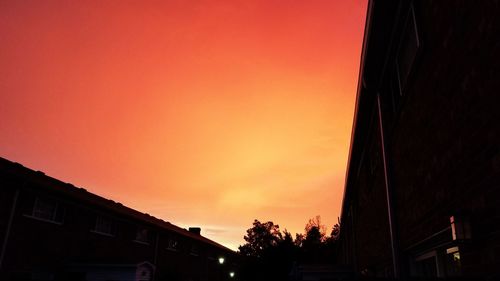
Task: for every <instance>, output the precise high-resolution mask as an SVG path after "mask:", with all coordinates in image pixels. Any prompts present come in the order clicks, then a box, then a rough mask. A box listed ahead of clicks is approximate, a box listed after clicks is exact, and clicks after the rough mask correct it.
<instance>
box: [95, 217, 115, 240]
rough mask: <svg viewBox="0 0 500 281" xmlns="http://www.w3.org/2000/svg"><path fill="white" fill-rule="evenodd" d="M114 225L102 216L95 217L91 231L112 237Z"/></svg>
mask: <svg viewBox="0 0 500 281" xmlns="http://www.w3.org/2000/svg"><path fill="white" fill-rule="evenodd" d="M114 228H115V227H114V223H113V221H112V220H110V219H108V218H105V217H103V216H97V218H96V222H95V226H94V229H93V231H94V232H96V233H100V234H105V235H109V236H113V235H114Z"/></svg>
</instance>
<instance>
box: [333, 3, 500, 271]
mask: <svg viewBox="0 0 500 281" xmlns="http://www.w3.org/2000/svg"><path fill="white" fill-rule="evenodd" d="M368 6H369V8H368V15H367V21H366V27H365V36H364V42H363V51H362V58H361V67H360V74H359V82H358V91H357V100H356V110H355V117H354V122H353V130H352V136H351V148H350V152H349V153H350V154H349V162H348V167H347V174H346V183H345V193H344V199H343V205H342V214H341V231H340V240H339V241H340V251H339V259H340V260H341V262H342V263H343V264H347V265H350V266H351V267H352V269H353V270H354V272H355V273H356V274H357V275H359V276H363V275H366V276H379V277H398V278H405V277H456V276H460V277H477V276H490V277H499V275H500V267H498V265H499V264H500V207H499V206H500V185H499V183H500V121H499V120H500V110H499V108H498V106H499V105H500V95H499V94H498V89H500V67H499V66H500V40H499V37H498V35H499V34H500V19H499V17H498V15H499V14H500V1H430V0H422V1H388V0H380V1H378V0H371V1H369V5H368Z"/></svg>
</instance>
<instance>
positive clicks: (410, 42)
mask: <svg viewBox="0 0 500 281" xmlns="http://www.w3.org/2000/svg"><path fill="white" fill-rule="evenodd" d="M419 48H420V39H419V36H418V29H417V22H416V19H415V11H414V9H413V6H411V7H410V11H409V15H408V19H407V21H406V24H405V28H404V31H403V37H402V39H401V45H400V48H399V51H398V55H397V72H398V76H399V83H400V86H401V90H403V88H404V87H405V85H406V81H407V79H408V76H409V74H410V72H411V69H412V67H413V63H414V61H415V58H416V56H417V52H418V49H419ZM401 93H403V91H401Z"/></svg>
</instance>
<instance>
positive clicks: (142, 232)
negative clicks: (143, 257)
mask: <svg viewBox="0 0 500 281" xmlns="http://www.w3.org/2000/svg"><path fill="white" fill-rule="evenodd" d="M135 241H136V242H141V243H145V244H149V243H150V242H151V239H150V232H149V229H147V228H141V227H139V228H137V232H136V234H135Z"/></svg>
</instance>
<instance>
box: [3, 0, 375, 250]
mask: <svg viewBox="0 0 500 281" xmlns="http://www.w3.org/2000/svg"><path fill="white" fill-rule="evenodd" d="M366 4H367V3H366V0H354V1H333V0H323V1H321V0H307V1H306V0H304V1H294V0H257V1H256V0H252V1H248V0H226V1H214V0H199V1H198V0H193V1H181V0H165V1H122V0H120V1H118V0H115V1H97V0H96V1H51V0H49V1H37V0H33V1H22V0H19V1H13V0H12V1H1V2H0V42H1V43H0V156H2V157H5V158H7V159H9V160H11V161H15V162H19V163H21V164H23V165H25V166H27V167H29V168H32V169H35V170H42V171H44V172H45V173H46V174H48V175H50V176H52V177H55V178H58V179H60V180H62V181H65V182H70V183H73V184H74V185H76V186H80V187H84V188H86V189H87V190H89V191H91V192H93V193H96V194H99V195H101V196H104V197H107V198H110V199H113V200H115V201H120V202H122V203H123V204H125V205H128V206H130V207H132V208H135V209H138V210H140V211H143V212H147V213H149V214H152V215H154V216H156V217H159V218H162V219H165V220H167V221H170V222H172V223H174V224H176V225H179V226H181V227H188V226H200V227H202V234H203V235H205V236H207V237H209V238H212V239H214V240H216V241H218V242H220V243H222V244H224V245H227V246H229V247H231V248H233V249H236V247H237V246H238V245H239V244H242V243H243V242H244V241H243V235H244V234H245V230H246V229H248V228H249V227H251V224H252V221H253V219H255V218H257V219H259V220H261V221H267V220H272V221H274V222H275V223H278V224H279V225H280V227H281V228H282V229H284V228H287V229H288V230H289V231H291V232H292V233H296V232H303V231H304V225H305V224H306V223H307V221H308V219H309V218H312V217H314V216H315V215H321V217H322V221H323V222H324V223H325V224H326V225H327V226H328V228H330V229H331V226H332V225H333V224H334V223H335V222H336V220H337V216H339V212H340V203H341V200H342V192H343V184H344V176H345V169H346V163H347V155H348V148H349V140H350V132H351V126H352V116H353V112H354V101H355V95H356V86H357V76H358V69H359V60H360V53H361V45H362V37H363V30H364V21H365V15H366Z"/></svg>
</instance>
